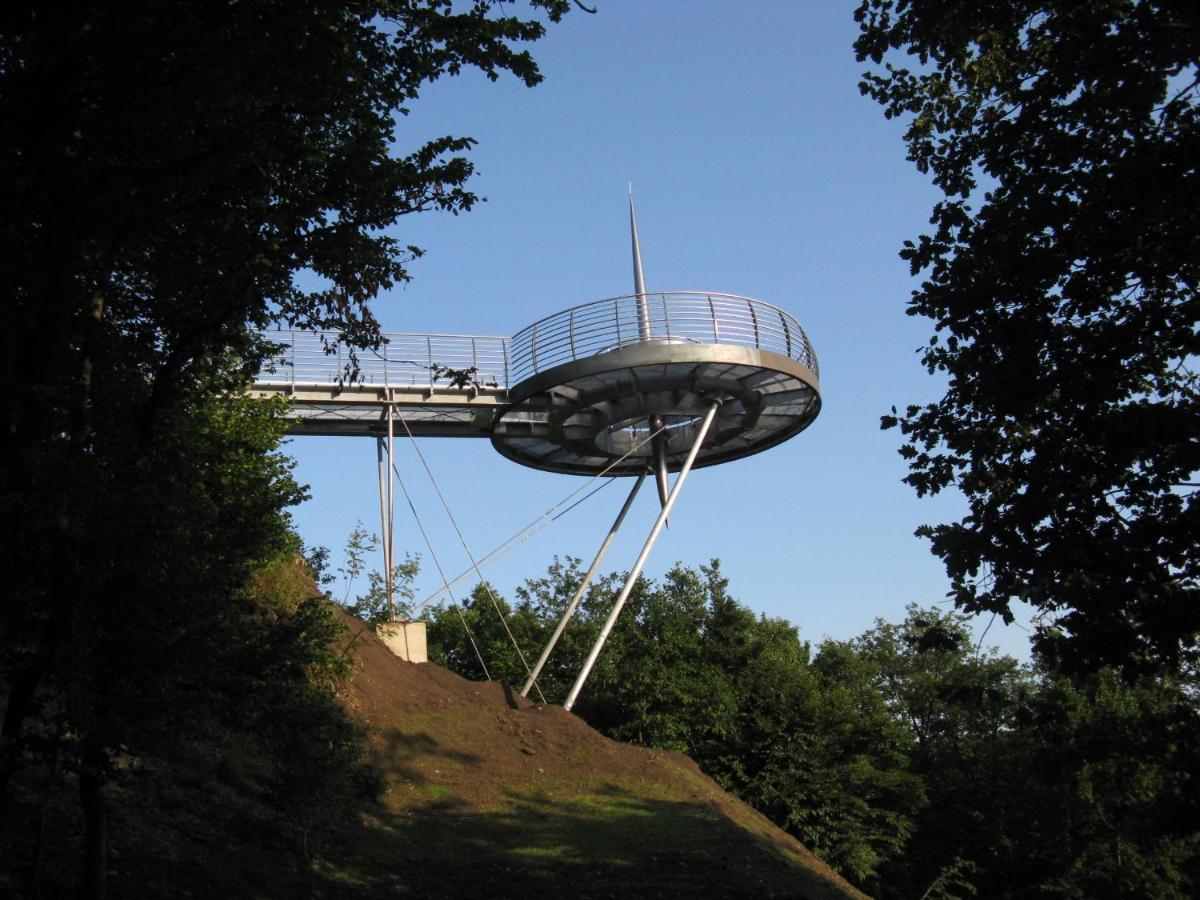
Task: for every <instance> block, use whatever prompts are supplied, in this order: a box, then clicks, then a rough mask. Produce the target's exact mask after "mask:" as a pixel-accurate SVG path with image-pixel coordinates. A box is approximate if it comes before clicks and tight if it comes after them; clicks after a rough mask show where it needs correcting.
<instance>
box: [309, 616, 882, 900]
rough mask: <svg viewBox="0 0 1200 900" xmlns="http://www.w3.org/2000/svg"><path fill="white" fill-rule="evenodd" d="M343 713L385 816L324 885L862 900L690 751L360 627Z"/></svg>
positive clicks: (370, 890)
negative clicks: (418, 660) (442, 663)
mask: <svg viewBox="0 0 1200 900" xmlns="http://www.w3.org/2000/svg"><path fill="white" fill-rule="evenodd" d="M354 631H355V633H357V634H358V635H359V636H358V640H357V646H356V654H357V658H358V661H359V672H358V674H357V676H356V677H355V679H354V680H353V682H352V684H351V685H350V687H349V690H348V692H347V696H346V702H347V704H348V706H349V707H350V709H351V710H352V711H353V712H354V714H355V715H356V716H357V717H359V718H360V720H362V721H364V722H365V723H366V724H367V725H368V726H369V727H370V728H371V729H372V752H373V755H374V759H375V762H376V764H377V765H378V766H379V767H380V769H381V770H382V771H383V772H384V774H385V777H386V778H387V782H388V785H389V790H388V793H387V796H386V798H385V803H384V809H382V810H380V811H379V813H378V815H377V816H376V817H375V818H374V820H373V821H372V822H371V823H370V827H369V828H368V829H367V830H366V831H365V832H364V834H363V835H362V836H361V839H360V840H358V841H355V842H354V845H353V851H352V852H351V853H349V854H347V855H346V856H344V857H343V858H342V859H341V860H339V862H338V863H337V864H330V865H328V866H327V867H326V868H325V874H326V876H327V877H328V878H330V879H331V880H332V881H333V882H334V883H337V884H339V885H340V886H341V887H342V889H344V890H346V891H348V892H350V893H357V892H361V893H362V894H363V895H364V896H365V895H374V894H376V893H384V892H391V891H395V892H398V893H401V894H409V895H411V896H438V897H475V896H480V895H483V894H490V895H492V896H509V895H513V896H515V895H518V894H520V895H527V896H530V897H533V896H542V897H572V898H590V897H613V896H640V897H805V898H835V897H836V898H844V897H860V896H862V895H861V894H859V893H858V892H856V891H854V890H853V888H851V887H850V886H849V885H847V884H846V883H845V882H844V881H842V880H841V879H840V878H838V877H837V876H836V875H835V874H834V873H833V872H832V871H831V870H830V869H829V868H828V867H826V866H825V865H824V864H823V863H821V862H820V861H819V860H818V859H817V858H816V857H814V856H813V855H812V854H811V853H809V852H808V851H807V850H805V849H804V848H803V847H802V846H801V845H800V844H799V843H797V842H796V841H795V840H794V839H792V838H791V837H790V836H788V835H786V834H785V833H783V832H782V831H780V830H779V829H778V828H776V827H775V826H773V825H772V824H771V823H770V822H768V821H767V820H766V819H765V818H763V817H762V816H761V815H759V814H758V813H756V812H754V811H753V810H752V809H750V808H749V807H747V806H746V805H745V804H743V803H741V802H740V801H738V800H736V799H734V798H732V797H730V796H729V795H728V794H726V793H725V792H724V791H722V790H721V788H720V787H718V786H717V785H716V784H715V783H714V782H713V781H712V780H711V779H709V778H708V777H706V776H705V775H703V774H702V773H701V772H700V771H699V770H698V769H697V768H696V766H695V764H694V763H693V762H692V761H691V760H690V759H688V758H687V757H685V756H682V755H680V754H675V753H662V752H655V751H650V750H647V749H644V748H639V747H631V746H628V745H624V744H619V743H617V742H615V741H612V740H609V739H608V738H606V737H604V736H602V735H600V734H599V733H598V732H596V731H594V730H592V729H591V728H589V727H588V726H587V725H585V724H584V723H583V722H582V721H581V720H580V719H578V718H576V717H575V716H573V715H571V714H570V713H567V712H565V711H564V710H562V709H561V708H558V707H538V706H533V705H532V704H530V703H528V702H526V701H525V700H524V699H523V698H521V697H519V696H516V695H514V693H513V692H512V691H511V690H509V689H507V688H503V687H501V686H499V685H495V684H475V683H472V682H468V681H465V680H463V679H461V678H459V677H458V676H456V675H453V674H451V673H449V672H446V671H444V670H441V669H439V668H437V667H436V666H432V665H422V666H414V665H410V664H408V663H404V662H401V661H400V660H398V659H396V658H395V657H393V656H392V655H391V654H390V653H389V652H388V650H387V649H386V648H385V647H384V646H383V645H382V644H381V643H380V642H379V641H378V640H377V639H376V638H375V636H374V635H373V634H372V633H371V632H370V631H369V630H365V629H363V628H362V626H361V625H358V624H357V623H356V624H355V626H354Z"/></svg>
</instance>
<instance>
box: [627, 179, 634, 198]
mask: <svg viewBox="0 0 1200 900" xmlns="http://www.w3.org/2000/svg"><path fill="white" fill-rule="evenodd" d="M628 184H629V196H630V197H632V196H633V182H632V181H630V182H628Z"/></svg>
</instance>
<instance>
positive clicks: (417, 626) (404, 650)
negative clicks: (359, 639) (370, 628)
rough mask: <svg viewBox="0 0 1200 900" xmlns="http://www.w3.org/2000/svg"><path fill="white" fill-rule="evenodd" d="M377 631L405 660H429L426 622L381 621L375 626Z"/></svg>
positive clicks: (385, 642)
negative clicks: (426, 642)
mask: <svg viewBox="0 0 1200 900" xmlns="http://www.w3.org/2000/svg"><path fill="white" fill-rule="evenodd" d="M375 633H376V634H377V635H379V637H380V639H381V640H382V641H383V642H384V644H386V645H387V648H388V649H389V650H391V651H392V653H394V654H396V656H398V657H400V658H401V659H402V660H404V661H405V662H411V663H423V662H429V655H428V653H427V651H426V648H425V623H424V622H381V623H380V624H378V625H376V626H375Z"/></svg>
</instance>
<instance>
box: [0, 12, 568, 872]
mask: <svg viewBox="0 0 1200 900" xmlns="http://www.w3.org/2000/svg"><path fill="white" fill-rule="evenodd" d="M568 5H569V4H568V2H567V0H529V2H528V3H527V4H525V5H524V6H523V7H522V8H521V9H523V10H524V11H525V12H529V11H530V8H532V12H533V13H534V14H535V17H534V18H521V17H520V16H519V15H517V12H518V9H517V8H516V7H514V6H513V5H509V4H501V3H498V2H491V0H476V2H472V3H468V4H464V3H452V2H450V0H366V2H360V3H353V4H347V3H338V2H327V0H288V2H280V0H230V2H201V0H190V2H189V0H175V2H148V0H133V2H129V3H122V4H111V3H99V2H82V0H78V2H70V0H68V2H61V3H41V2H30V0H15V2H12V3H9V4H7V5H6V6H5V8H4V12H3V13H2V14H0V135H2V136H3V140H2V142H0V161H2V163H0V165H2V166H3V173H4V177H3V179H0V210H2V212H0V284H2V285H3V287H2V288H0V290H2V291H3V298H2V302H0V546H2V547H3V552H2V553H0V583H2V584H3V585H4V602H3V603H2V604H0V690H2V691H3V694H4V701H3V708H4V720H3V724H2V728H0V805H2V804H3V803H4V802H6V795H5V790H4V788H5V785H6V784H7V783H8V781H9V778H10V776H11V775H12V773H13V772H14V770H15V768H16V767H18V766H19V765H20V764H21V762H22V761H23V760H25V759H27V758H28V755H29V754H30V753H32V752H33V751H34V750H36V749H37V741H38V738H39V735H41V734H42V733H43V732H45V731H46V729H47V728H49V727H53V728H56V729H58V730H59V731H60V732H61V733H64V734H70V735H72V736H73V740H75V741H76V742H77V744H78V747H79V750H78V753H77V754H76V755H77V757H78V761H79V766H78V773H79V777H80V793H81V797H82V799H83V806H84V809H85V819H86V821H87V832H88V851H87V866H88V869H87V873H88V874H87V875H86V877H85V884H86V885H87V890H88V891H89V892H90V894H91V895H99V894H100V893H101V892H102V890H103V882H104V873H105V871H106V867H105V863H104V859H103V855H104V840H103V833H104V827H103V820H104V794H103V791H102V788H103V786H104V785H103V783H104V779H105V777H106V766H107V763H108V762H110V761H111V757H112V754H113V752H114V750H115V748H118V747H123V748H126V749H128V750H130V751H131V752H138V751H139V750H140V749H142V745H141V744H139V741H140V740H141V739H142V738H143V737H144V736H145V734H147V733H148V731H147V729H145V728H143V727H142V726H143V725H147V723H148V724H149V725H154V724H155V723H156V722H162V721H165V720H166V717H167V716H168V712H167V710H166V709H165V706H164V704H163V702H162V701H161V698H162V697H164V696H167V695H168V694H169V693H170V692H169V691H167V690H166V686H167V685H169V684H173V683H175V682H177V681H179V680H180V679H179V678H178V677H176V676H178V674H179V672H180V671H186V673H187V677H188V678H192V677H193V676H194V677H195V679H197V680H198V681H199V682H201V683H203V682H204V679H206V678H215V677H217V676H218V675H220V665H219V664H217V663H214V662H213V657H212V656H211V655H207V654H208V650H210V649H211V648H212V647H220V646H226V645H228V644H229V643H230V642H231V641H235V640H236V639H237V638H236V635H233V636H231V635H230V633H229V629H231V628H233V625H232V624H231V623H233V622H234V621H235V620H236V619H237V615H236V612H237V610H238V609H239V608H240V607H239V606H238V602H239V600H238V596H237V594H238V588H239V586H240V585H241V584H243V583H244V582H245V580H246V579H247V577H249V575H250V574H251V573H252V572H253V571H254V570H255V568H256V566H259V565H261V563H262V561H263V559H264V558H266V557H271V556H273V555H277V554H279V553H280V552H284V549H285V545H286V543H287V542H286V540H285V535H286V526H287V519H286V513H285V512H284V510H285V508H286V507H287V506H288V505H289V504H291V503H294V502H296V500H297V498H298V497H299V496H300V495H301V493H302V491H301V489H299V488H298V486H297V485H295V484H294V483H293V482H292V480H291V478H290V475H289V474H288V471H287V469H288V467H287V464H286V463H285V462H284V461H282V460H280V459H278V458H277V457H276V456H275V455H274V454H273V453H272V452H271V450H272V448H273V447H274V446H275V445H276V444H277V442H278V439H279V436H280V433H281V429H280V427H279V422H278V421H277V417H276V416H273V415H272V413H271V411H270V409H267V408H251V409H244V408H243V405H242V404H238V403H231V402H230V400H229V397H230V396H231V395H236V394H237V393H238V392H240V391H241V390H242V389H243V388H244V386H245V384H246V381H247V379H248V378H249V376H250V375H251V373H253V372H254V371H255V370H256V369H257V368H258V365H259V362H260V360H261V358H262V354H263V352H264V350H265V349H266V348H265V346H264V343H263V341H262V340H260V339H259V337H258V336H257V330H258V329H261V328H263V327H264V326H269V325H271V324H292V325H296V326H299V327H321V328H329V329H333V330H335V331H337V332H339V333H340V335H341V339H342V340H344V341H345V342H347V343H348V344H350V345H351V346H357V347H366V346H371V345H373V344H375V343H376V342H377V341H378V328H377V324H376V321H375V319H374V317H373V316H372V314H371V311H370V309H369V307H368V303H369V301H371V300H372V299H373V298H374V297H375V296H376V295H377V294H378V293H379V292H380V291H381V290H384V289H386V288H388V287H390V286H392V285H394V284H396V283H397V282H400V281H403V280H405V279H406V278H408V270H407V266H408V264H409V262H410V261H411V259H412V258H413V257H414V256H415V255H418V254H419V253H420V250H419V249H418V248H415V247H410V246H406V245H405V244H404V243H403V242H401V241H400V240H398V239H397V238H396V237H395V230H394V226H395V225H396V224H397V223H398V222H399V220H400V219H401V218H402V217H403V216H405V215H408V214H411V213H417V212H422V211H425V210H443V211H448V212H451V213H457V212H460V211H464V210H467V209H469V208H470V207H471V206H472V204H473V203H474V202H475V201H476V199H477V198H476V197H475V195H474V194H473V193H472V192H471V191H470V189H469V188H468V186H467V182H468V179H469V176H470V175H471V164H470V162H469V161H468V160H467V159H466V158H464V156H463V155H462V154H463V153H464V152H465V151H466V150H468V149H469V148H470V146H471V144H472V141H471V139H470V138H466V137H457V136H444V137H440V138H435V139H433V140H429V139H428V136H425V135H422V136H420V137H418V138H414V137H412V136H411V135H407V134H406V133H405V130H404V127H403V123H404V119H403V116H404V114H405V113H406V112H407V106H408V105H409V104H410V103H411V102H413V101H414V100H415V99H416V98H417V96H418V93H419V91H420V90H421V88H422V87H423V86H425V85H426V84H428V83H429V82H431V81H433V80H435V79H437V78H439V77H441V76H445V75H455V74H457V73H459V72H460V71H463V70H466V69H475V70H477V71H481V72H483V73H484V74H485V75H486V76H487V77H489V78H491V79H495V78H498V77H499V76H500V75H501V74H504V73H510V74H512V75H513V76H515V77H517V78H519V79H520V80H521V81H523V82H524V83H525V84H528V85H533V84H535V83H537V82H538V81H539V80H540V77H541V76H540V75H539V73H538V69H537V66H536V65H535V63H534V61H533V59H532V57H531V56H530V55H529V53H528V51H527V50H526V49H525V46H526V45H527V44H528V43H529V42H531V41H534V40H536V39H537V38H539V37H540V36H541V35H542V34H543V32H544V27H545V26H544V24H543V23H542V22H541V21H538V17H541V18H543V19H545V18H548V19H550V20H556V19H558V18H559V17H560V16H561V15H562V14H563V13H564V12H565V11H566V9H567V7H568ZM302 273H305V274H304V275H302ZM313 275H315V276H317V277H316V279H314V278H313V277H312V276H313ZM314 281H316V282H318V283H320V284H322V285H323V287H322V288H320V289H317V290H313V289H311V288H309V287H306V285H312V284H313V283H314ZM251 406H253V405H251ZM243 605H244V604H243ZM223 629H224V630H223ZM143 639H145V640H143ZM156 641H157V642H158V644H159V645H160V646H159V650H160V651H161V652H154V653H151V652H149V651H148V650H147V648H146V645H147V644H148V643H149V644H151V645H153V643H154V642H156ZM176 641H178V642H181V643H179V644H178V645H177V644H176V643H174V642H176ZM185 646H186V648H187V649H186V650H184V649H181V648H183V647H185ZM180 659H183V660H187V661H188V666H186V667H182V666H181V665H180V664H179V662H178V661H179V660H180ZM260 674H261V673H260ZM248 677H249V676H248ZM201 693H202V692H201ZM171 696H180V697H182V696H183V693H182V692H178V693H177V694H171ZM156 698H157V699H156ZM180 702H182V701H180ZM171 714H173V715H174V716H175V717H176V719H183V720H186V719H188V716H187V715H186V714H183V713H181V712H180V710H179V709H178V708H176V709H173V710H172V711H171ZM55 716H57V720H56V721H54V722H53V723H52V726H51V725H47V722H48V721H49V719H48V718H47V717H49V718H50V719H53V718H54V717H55ZM3 818H4V816H3V814H2V812H0V820H2V819H3ZM0 825H3V822H2V821H0Z"/></svg>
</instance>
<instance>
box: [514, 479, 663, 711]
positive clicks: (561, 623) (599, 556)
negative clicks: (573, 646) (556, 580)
mask: <svg viewBox="0 0 1200 900" xmlns="http://www.w3.org/2000/svg"><path fill="white" fill-rule="evenodd" d="M645 480H646V473H645V472H642V474H640V475H639V476H638V477H637V481H635V482H634V483H633V489H632V490H630V492H629V496H628V497H626V498H625V505H624V506H622V507H621V511H620V512H619V513H617V518H616V520H615V521H614V522H613V524H612V528H610V529H609V530H608V537H606V538H605V539H604V543H602V544H601V545H600V550H599V552H597V553H596V558H595V559H593V560H592V565H591V566H590V567H589V568H588V570H587V574H586V575H584V576H583V581H581V582H580V583H579V589H578V590H577V591H575V596H574V597H572V598H571V602H570V603H568V604H567V609H566V612H564V613H563V614H562V618H561V619H559V620H558V627H557V628H555V629H554V634H552V635H550V640H549V641H547V643H546V647H545V649H544V650H542V655H541V656H540V657H538V661H537V663H536V664H535V665H534V667H533V672H531V673H530V675H529V680H528V681H526V682H525V687H523V688H521V696H522V697H527V696H529V689H530V688H531V687H533V683H534V682H535V681H536V680H537V677H538V675H540V674H541V673H542V667H543V666H545V665H546V660H548V659H549V658H550V654H551V652H552V651H553V650H554V645H555V644H557V643H558V639H559V638H560V637H562V633H563V632H564V631H565V630H566V628H567V622H569V621H570V620H571V616H573V615H574V614H575V608H576V607H577V606H579V601H580V600H582V599H583V594H584V592H585V591H586V590H587V589H588V585H589V584H591V583H592V578H593V576H595V574H596V570H597V569H598V568H600V563H601V562H603V561H604V555H605V554H606V553H608V548H609V547H610V546H612V542H613V539H614V538H615V537H616V536H617V532H618V531H619V530H620V529H621V523H622V522H624V521H625V514H626V513H627V512H629V507H631V506H633V498H634V497H636V496H637V493H638V490H639V489H640V488H641V486H642V482H643V481H645Z"/></svg>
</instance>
